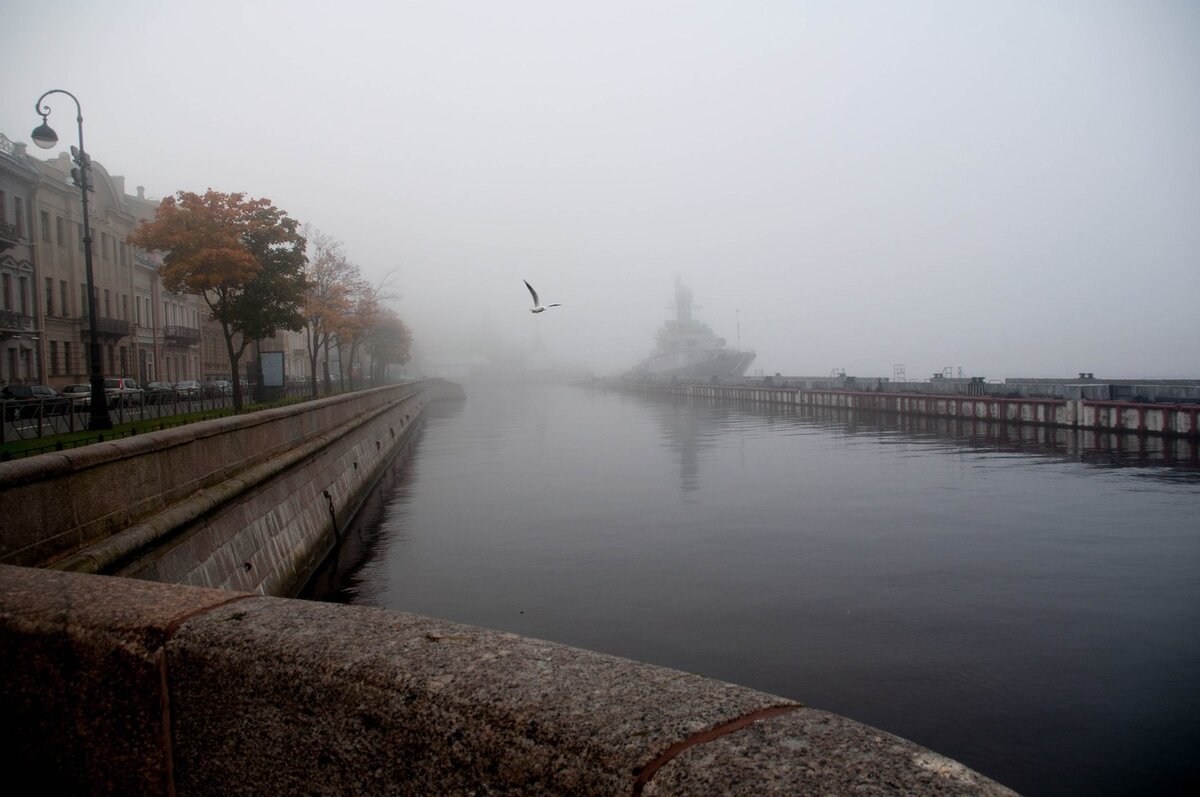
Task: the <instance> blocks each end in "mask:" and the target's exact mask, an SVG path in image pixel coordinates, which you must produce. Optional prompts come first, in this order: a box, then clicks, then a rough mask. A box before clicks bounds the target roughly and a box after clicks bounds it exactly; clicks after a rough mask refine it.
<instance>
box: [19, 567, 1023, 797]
mask: <svg viewBox="0 0 1200 797" xmlns="http://www.w3.org/2000/svg"><path fill="white" fill-rule="evenodd" d="M0 671H3V672H4V673H5V677H4V679H3V682H0V729H2V732H3V736H4V738H3V741H2V742H0V766H3V768H4V771H5V772H6V774H7V776H8V778H9V779H10V780H12V781H13V782H15V783H21V782H24V783H28V784H32V785H33V787H34V788H35V789H36V790H37V791H40V792H45V793H50V794H79V795H109V794H161V795H172V796H173V797H193V796H194V795H222V797H223V796H224V795H230V794H311V795H342V794H395V795H428V794H439V795H473V794H525V795H561V794H571V795H584V796H586V795H639V794H644V795H651V794H653V795H657V797H693V796H695V795H712V794H730V795H742V794H744V795H759V794H768V793H769V794H850V793H855V794H857V793H869V794H930V795H933V794H936V795H1011V794H1012V792H1011V791H1009V790H1008V789H1006V788H1004V787H1003V786H1000V785H998V784H996V783H995V782H994V781H991V780H989V779H988V778H986V777H984V776H982V775H980V774H978V773H976V772H974V771H972V770H970V769H968V768H967V767H964V766H963V765H961V764H959V763H957V762H955V761H952V760H950V759H947V758H945V757H943V756H941V755H938V754H937V753H934V752H932V751H930V750H927V749H925V748H922V747H919V746H917V745H915V744H913V743H911V742H909V741H906V740H904V739H901V738H898V737H895V736H892V735H890V734H888V733H885V732H883V731H880V730H877V729H875V728H871V727H869V726H865V725H862V724H859V723H856V722H853V721H852V720H848V719H846V718H844V717H840V716H837V715H835V714H830V713H828V712H825V711H820V710H817V709H813V708H808V707H805V706H802V705H800V704H798V703H796V702H794V701H792V700H787V699H784V698H781V697H778V696H775V695H770V694H766V693H762V692H757V691H754V690H751V689H746V688H744V687H739V686H735V685H732V684H728V683H723V682H719V681H714V680H711V679H706V678H702V677H699V676H696V675H691V674H688V673H684V672H680V671H677V670H671V669H666V668H662V667H656V666H652V665H648V664H641V663H638V662H634V661H630V660H627V659H622V658H617V657H614V656H607V655H603V654H599V653H593V652H589V651H585V650H580V649H577V648H571V647H567V646H564V645H559V644H555V643H550V642H543V641H539V640H536V639H529V638H526V637H520V636H517V635H514V634H508V633H503V632H499V631H491V630H486V629H481V628H476V627H471V626H464V625H457V624H453V623H448V622H444V621H440V620H434V619H430V618H427V617H420V616H416V615H411V614H406V613H402V612H396V611H386V610H382V609H373V608H368V607H356V606H343V605H339V604H327V603H316V602H310V601H300V600H293V599H286V598H274V597H268V596H262V595H257V594H254V593H247V592H230V591H223V590H213V589H207V588H201V587H189V586H178V585H170V584H161V583H157V582H151V581H140V580H136V579H127V578H115V577H107V576H95V575H88V574H82V573H71V572H63V571H54V570H46V569H36V568H23V567H11V566H3V565H0Z"/></svg>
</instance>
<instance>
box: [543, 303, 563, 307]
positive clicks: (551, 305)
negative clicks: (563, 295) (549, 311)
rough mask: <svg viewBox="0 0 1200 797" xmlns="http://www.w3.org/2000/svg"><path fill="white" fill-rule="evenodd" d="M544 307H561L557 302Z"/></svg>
mask: <svg viewBox="0 0 1200 797" xmlns="http://www.w3.org/2000/svg"><path fill="white" fill-rule="evenodd" d="M546 306H547V307H562V305H561V304H559V303H558V302H551V303H550V304H548V305H546Z"/></svg>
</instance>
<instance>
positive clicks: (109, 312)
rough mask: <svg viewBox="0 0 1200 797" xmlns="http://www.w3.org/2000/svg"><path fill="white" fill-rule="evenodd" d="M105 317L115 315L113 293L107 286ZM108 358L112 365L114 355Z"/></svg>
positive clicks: (105, 291)
mask: <svg viewBox="0 0 1200 797" xmlns="http://www.w3.org/2000/svg"><path fill="white" fill-rule="evenodd" d="M104 317H105V318H112V317H113V314H112V294H111V293H110V292H109V290H108V288H105V289H104ZM108 359H109V365H112V357H111V356H110V357H109V358H108Z"/></svg>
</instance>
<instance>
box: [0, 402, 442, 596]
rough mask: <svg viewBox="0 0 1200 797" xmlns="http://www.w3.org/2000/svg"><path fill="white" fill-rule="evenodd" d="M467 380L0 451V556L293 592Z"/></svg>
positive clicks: (220, 585) (7, 561) (148, 576)
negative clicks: (36, 451) (420, 428)
mask: <svg viewBox="0 0 1200 797" xmlns="http://www.w3.org/2000/svg"><path fill="white" fill-rule="evenodd" d="M455 390H457V391H458V392H459V394H461V388H460V387H458V386H456V385H451V384H450V383H446V382H441V381H440V380H427V381H423V382H416V383H410V384H405V385H393V386H388V387H381V388H375V389H372V390H365V391H359V392H356V393H349V394H344V395H340V396H333V397H330V398H326V399H321V400H317V401H311V402H304V403H302V404H296V405H291V406H287V407H280V408H276V409H271V410H266V411H263V412H256V413H248V414H245V415H238V416H233V417H229V418H220V419H216V420H211V421H204V422H200V423H195V424H190V425H186V426H181V427H176V428H174V429H169V430H163V431H158V432H149V433H145V434H141V435H136V436H134V437H129V438H123V439H118V440H112V441H109V442H105V443H99V444H95V445H90V446H86V447H82V448H78V449H70V450H66V451H61V452H54V453H47V454H41V455H38V456H36V457H30V458H27V459H21V460H15V461H12V462H5V463H0V517H2V518H4V533H3V534H2V535H0V563H3V564H11V565H25V566H33V567H47V568H52V569H61V570H70V571H77V572H87V573H102V574H109V575H124V576H132V577H137V578H142V579H148V580H152V581H163V582H169V583H176V584H193V585H197V586H208V587H216V588H221V589H231V590H245V591H252V592H259V593H263V594H270V595H289V594H293V593H294V592H295V591H297V590H298V589H299V588H300V587H301V586H302V585H303V583H304V581H305V580H306V579H307V578H308V577H309V576H310V575H311V573H312V571H313V570H314V569H315V568H316V567H317V566H318V565H319V564H320V562H321V560H322V559H323V558H324V557H325V555H326V554H327V553H328V552H329V551H330V550H331V549H332V547H333V545H334V544H335V543H336V541H337V536H338V530H339V529H340V528H344V527H345V524H346V523H348V522H349V521H350V520H351V519H352V518H353V516H354V514H355V512H356V511H357V509H358V505H359V504H360V502H361V501H362V500H363V498H364V497H365V496H366V494H367V493H368V492H369V490H370V488H371V486H372V485H373V484H374V483H375V480H376V478H377V476H378V474H379V473H380V472H381V469H382V468H383V466H385V465H386V464H387V462H388V460H389V459H390V458H391V456H392V454H393V452H395V451H397V450H398V449H399V447H400V446H401V445H402V444H403V442H404V441H405V439H406V438H407V436H408V434H409V432H410V431H411V429H412V428H413V426H414V422H415V421H416V420H417V418H418V417H419V415H420V413H421V410H422V409H423V408H424V407H425V405H426V404H428V402H430V401H431V400H434V399H436V398H439V397H442V396H445V395H450V394H454V391H455Z"/></svg>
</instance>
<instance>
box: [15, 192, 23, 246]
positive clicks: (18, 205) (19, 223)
mask: <svg viewBox="0 0 1200 797" xmlns="http://www.w3.org/2000/svg"><path fill="white" fill-rule="evenodd" d="M13 216H14V218H13V222H14V223H15V224H16V227H17V235H19V236H20V237H22V238H24V237H25V200H24V199H22V198H21V197H19V196H15V197H13Z"/></svg>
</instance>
